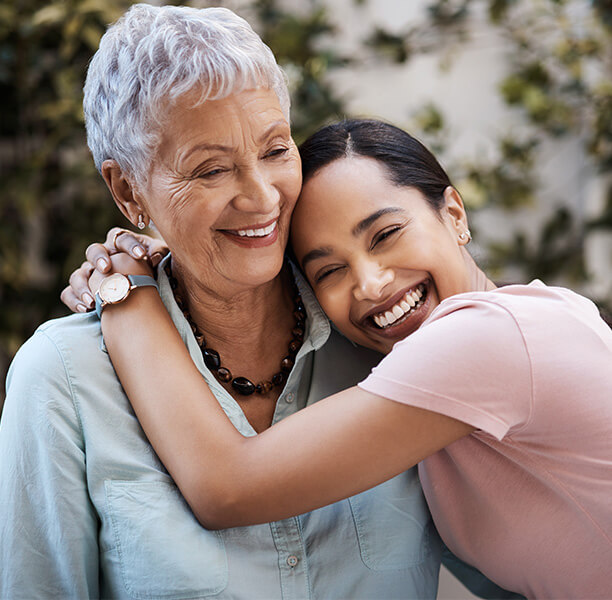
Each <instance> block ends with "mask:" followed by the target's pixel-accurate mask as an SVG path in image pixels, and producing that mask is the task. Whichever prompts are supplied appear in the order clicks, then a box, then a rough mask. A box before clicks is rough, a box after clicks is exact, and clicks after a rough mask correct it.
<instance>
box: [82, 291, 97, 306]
mask: <svg viewBox="0 0 612 600" xmlns="http://www.w3.org/2000/svg"><path fill="white" fill-rule="evenodd" d="M81 299H82V300H83V302H85V304H86V306H89V307H91V306H92V304H93V303H94V299H93V297H92V296H91V294H89V293H88V292H85V293H84V294H83V295H82V296H81Z"/></svg>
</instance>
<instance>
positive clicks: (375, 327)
mask: <svg viewBox="0 0 612 600" xmlns="http://www.w3.org/2000/svg"><path fill="white" fill-rule="evenodd" d="M444 197H445V206H444V207H443V208H442V210H441V211H440V213H439V214H437V213H436V212H435V211H434V210H433V209H432V208H431V207H430V205H429V204H428V202H427V200H426V199H425V197H424V196H423V195H422V194H421V192H420V191H418V190H417V189H416V188H412V187H400V186H397V185H395V184H393V183H392V182H391V180H390V178H389V175H388V172H387V171H386V170H385V167H384V166H383V165H382V164H381V163H379V162H378V161H376V160H374V159H371V158H363V157H354V158H342V159H339V160H337V161H335V162H333V163H330V164H329V165H327V166H326V167H324V168H323V169H321V170H320V171H318V172H317V173H316V174H315V175H314V176H313V177H311V178H310V179H309V180H308V181H307V182H306V184H305V185H304V187H303V188H302V193H301V196H300V200H299V202H298V204H297V207H296V209H295V212H294V214H293V220H292V224H291V238H292V245H293V249H294V251H295V254H296V257H297V259H298V261H299V263H300V265H301V266H302V268H303V269H304V271H305V273H306V276H307V278H308V281H309V282H310V284H311V285H312V287H313V289H314V291H315V293H316V296H317V298H318V300H319V303H320V304H321V306H322V308H323V310H325V312H326V313H327V315H328V316H329V318H330V319H331V320H332V321H333V322H334V323H335V325H336V327H338V329H339V330H340V331H341V332H342V333H343V334H344V335H345V336H347V337H348V338H350V339H352V340H353V341H355V342H357V343H358V344H361V345H363V346H367V347H369V348H373V349H375V350H378V351H381V352H389V351H390V350H391V348H392V346H393V344H394V343H395V342H397V341H399V340H401V339H403V338H405V337H406V336H407V335H410V334H411V333H412V332H413V331H415V330H416V329H417V328H418V327H419V326H420V325H421V324H422V323H423V321H425V319H426V318H427V317H428V315H429V314H430V313H431V311H432V310H433V309H434V308H435V307H436V306H437V305H438V304H439V303H440V301H441V300H443V299H445V298H448V297H449V296H452V295H453V294H457V293H461V292H466V291H469V289H470V275H469V270H468V266H467V261H466V254H467V253H466V252H465V250H464V249H463V248H462V246H463V245H464V244H465V243H466V242H467V241H468V239H467V236H464V239H463V240H462V239H461V238H460V237H459V236H460V235H461V234H463V233H465V231H466V230H467V221H466V216H465V212H464V209H463V204H462V202H461V198H460V196H459V195H458V194H457V192H456V191H455V190H454V189H453V188H451V187H448V188H447V189H446V191H445V193H444Z"/></svg>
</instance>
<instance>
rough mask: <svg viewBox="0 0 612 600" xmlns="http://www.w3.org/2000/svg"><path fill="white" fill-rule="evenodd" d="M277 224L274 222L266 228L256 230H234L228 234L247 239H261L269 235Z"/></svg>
mask: <svg viewBox="0 0 612 600" xmlns="http://www.w3.org/2000/svg"><path fill="white" fill-rule="evenodd" d="M277 224H278V221H274V223H271V224H270V225H268V226H267V227H259V228H257V229H236V230H234V231H231V232H230V233H232V234H234V235H239V236H240V237H249V238H261V237H266V236H267V235H270V234H271V233H272V232H273V231H274V230H275V229H276V226H277Z"/></svg>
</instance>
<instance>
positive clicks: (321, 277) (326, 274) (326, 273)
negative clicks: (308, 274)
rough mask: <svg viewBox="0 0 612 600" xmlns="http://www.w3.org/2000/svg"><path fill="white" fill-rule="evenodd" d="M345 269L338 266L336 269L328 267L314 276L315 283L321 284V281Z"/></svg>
mask: <svg viewBox="0 0 612 600" xmlns="http://www.w3.org/2000/svg"><path fill="white" fill-rule="evenodd" d="M343 268H344V267H343V266H340V265H338V266H336V267H326V268H324V269H322V270H321V271H319V272H317V273H316V275H315V276H314V280H315V283H321V281H323V280H324V279H325V278H326V277H329V276H330V275H332V274H333V273H337V272H339V271H340V270H341V269H343Z"/></svg>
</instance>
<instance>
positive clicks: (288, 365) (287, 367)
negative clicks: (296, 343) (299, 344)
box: [281, 356, 293, 373]
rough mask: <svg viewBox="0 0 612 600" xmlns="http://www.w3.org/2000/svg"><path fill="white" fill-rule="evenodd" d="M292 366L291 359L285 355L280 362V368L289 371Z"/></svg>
mask: <svg viewBox="0 0 612 600" xmlns="http://www.w3.org/2000/svg"><path fill="white" fill-rule="evenodd" d="M292 368H293V359H292V358H291V357H290V356H285V358H283V360H282V362H281V369H282V370H283V371H285V372H286V373H289V371H291V369H292Z"/></svg>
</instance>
